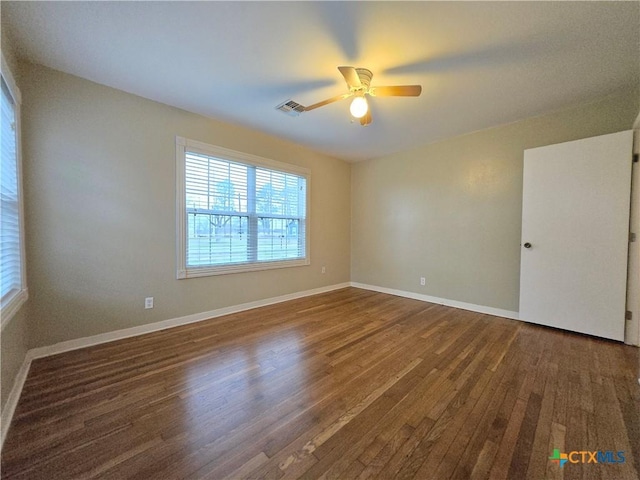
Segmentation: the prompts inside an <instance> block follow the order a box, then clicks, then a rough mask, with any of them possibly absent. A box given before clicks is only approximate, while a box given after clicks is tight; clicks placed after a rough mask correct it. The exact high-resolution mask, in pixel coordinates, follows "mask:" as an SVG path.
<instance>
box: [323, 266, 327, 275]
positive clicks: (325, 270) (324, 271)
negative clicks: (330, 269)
mask: <svg viewBox="0 0 640 480" xmlns="http://www.w3.org/2000/svg"><path fill="white" fill-rule="evenodd" d="M322 273H327V267H325V266H324V265H323V266H322Z"/></svg>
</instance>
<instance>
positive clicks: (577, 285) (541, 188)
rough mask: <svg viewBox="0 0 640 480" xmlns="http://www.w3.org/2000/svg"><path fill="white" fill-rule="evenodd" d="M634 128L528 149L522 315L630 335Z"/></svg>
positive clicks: (578, 329)
mask: <svg viewBox="0 0 640 480" xmlns="http://www.w3.org/2000/svg"><path fill="white" fill-rule="evenodd" d="M632 145H633V132H632V131H625V132H619V133H614V134H610V135H602V136H600V137H594V138H587V139H584V140H577V141H575V142H567V143H561V144H558V145H549V146H547V147H540V148H533V149H531V150H526V151H525V152H524V177H523V201H522V251H521V265H520V268H521V269H520V319H521V320H524V321H526V322H532V323H538V324H541V325H548V326H551V327H557V328H562V329H565V330H572V331H575V332H581V333H587V334H589V335H595V336H598V337H604V338H611V339H614V340H620V341H623V340H624V327H625V319H624V313H625V297H626V281H627V249H628V241H629V202H630V194H631V163H632Z"/></svg>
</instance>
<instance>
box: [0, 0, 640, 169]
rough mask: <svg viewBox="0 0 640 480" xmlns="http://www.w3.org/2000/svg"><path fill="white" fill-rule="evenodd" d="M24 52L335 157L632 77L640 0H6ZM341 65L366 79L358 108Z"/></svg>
mask: <svg viewBox="0 0 640 480" xmlns="http://www.w3.org/2000/svg"><path fill="white" fill-rule="evenodd" d="M2 27H3V28H6V29H8V32H9V35H10V38H11V40H13V43H14V45H15V47H16V50H17V53H18V55H19V56H21V57H24V58H26V59H28V60H30V61H32V62H35V63H40V64H43V65H46V66H48V67H51V68H54V69H57V70H61V71H64V72H68V73H71V74H74V75H77V76H80V77H83V78H87V79H89V80H93V81H95V82H98V83H101V84H104V85H108V86H111V87H115V88H118V89H121V90H124V91H126V92H131V93H134V94H137V95H140V96H142V97H146V98H149V99H152V100H156V101H159V102H163V103H166V104H169V105H173V106H176V107H180V108H183V109H185V110H189V111H191V112H196V113H199V114H202V115H206V116H209V117H213V118H218V119H221V120H224V121H228V122H232V123H236V124H241V125H245V126H248V127H250V128H253V129H257V130H260V131H264V132H267V133H270V134H273V135H276V136H279V137H282V138H286V139H289V140H291V141H293V142H296V143H299V144H302V145H305V146H307V147H309V148H311V149H313V150H317V151H320V152H323V153H326V154H329V155H332V156H335V157H338V158H342V159H345V160H350V161H357V160H363V159H369V158H374V157H379V156H382V155H385V154H388V153H391V152H395V151H399V150H404V149H408V148H411V147H415V146H418V145H421V144H425V143H428V142H433V141H435V140H439V139H443V138H448V137H452V136H454V135H458V134H461V133H467V132H471V131H475V130H479V129H483V128H487V127H491V126H495V125H499V124H504V123H508V122H512V121H515V120H518V119H522V118H526V117H529V116H532V115H537V114H540V113H543V112H547V111H550V110H554V109H558V108H563V107H566V106H569V105H573V104H576V103H580V102H584V101H588V100H590V99H593V98H595V97H598V96H602V95H606V94H608V93H610V92H612V91H614V90H616V89H618V88H621V87H624V86H627V85H632V84H637V82H638V81H639V78H640V51H639V45H640V2H513V3H510V2H394V1H390V2H10V1H4V0H3V1H2ZM339 65H352V66H356V67H366V68H369V69H370V70H372V71H373V73H374V76H373V81H372V85H374V86H375V85H378V86H380V85H398V84H399V85H402V84H421V85H422V86H423V93H422V96H420V97H419V98H373V99H371V101H370V104H371V110H372V114H373V124H372V125H370V126H368V127H362V126H360V125H359V123H357V122H355V123H352V121H351V117H350V115H349V102H348V101H342V102H339V103H334V104H331V105H329V106H326V107H323V108H320V109H318V110H314V111H311V112H306V113H304V114H303V115H301V116H300V117H297V118H294V117H289V116H286V115H285V114H283V113H281V112H279V111H277V110H275V108H274V107H275V106H276V105H278V104H280V103H282V102H283V101H285V100H287V99H293V100H295V101H297V102H299V103H302V104H303V105H310V104H312V103H315V102H318V101H320V100H323V99H325V98H329V97H333V96H335V95H339V94H341V93H344V92H346V91H347V90H346V85H345V83H344V80H343V79H342V77H341V75H340V73H339V72H338V70H337V68H336V67H337V66H339Z"/></svg>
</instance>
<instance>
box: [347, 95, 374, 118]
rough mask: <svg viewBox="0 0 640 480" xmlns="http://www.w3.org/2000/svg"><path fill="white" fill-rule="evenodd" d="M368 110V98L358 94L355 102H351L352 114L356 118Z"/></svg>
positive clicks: (362, 115) (350, 109)
mask: <svg viewBox="0 0 640 480" xmlns="http://www.w3.org/2000/svg"><path fill="white" fill-rule="evenodd" d="M368 110H369V105H368V104H367V100H366V99H365V98H364V96H357V97H356V98H354V99H353V102H351V106H350V107H349V111H350V112H351V115H353V116H354V117H355V118H362V117H364V116H365V115H366V114H367V111H368Z"/></svg>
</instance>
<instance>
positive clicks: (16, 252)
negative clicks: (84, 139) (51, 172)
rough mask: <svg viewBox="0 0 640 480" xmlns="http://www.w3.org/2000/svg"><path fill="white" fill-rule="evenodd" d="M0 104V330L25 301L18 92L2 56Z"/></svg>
mask: <svg viewBox="0 0 640 480" xmlns="http://www.w3.org/2000/svg"><path fill="white" fill-rule="evenodd" d="M1 77H2V79H1V83H2V85H1V88H2V99H1V104H0V119H1V122H0V136H1V142H0V144H1V145H0V154H1V156H2V158H1V159H0V179H1V180H0V272H1V273H0V290H1V295H2V296H1V301H0V302H1V303H0V312H1V313H2V327H4V326H5V325H6V324H7V322H8V321H9V320H10V319H11V317H12V316H13V315H14V313H15V312H16V311H17V310H18V309H19V308H20V306H21V305H22V304H23V303H24V301H25V300H26V299H27V287H26V280H25V274H24V240H23V238H24V236H23V225H22V219H23V213H22V212H23V209H22V185H21V183H22V182H21V165H20V129H19V126H20V91H19V90H18V88H17V87H16V85H15V82H14V81H13V76H12V75H11V72H10V71H9V69H8V67H7V63H6V62H5V60H4V57H2V75H1Z"/></svg>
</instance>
